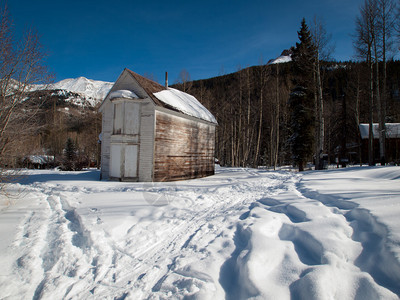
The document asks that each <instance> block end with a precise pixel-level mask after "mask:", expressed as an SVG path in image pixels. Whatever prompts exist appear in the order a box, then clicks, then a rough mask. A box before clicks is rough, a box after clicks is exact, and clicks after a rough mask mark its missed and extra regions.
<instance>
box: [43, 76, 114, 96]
mask: <svg viewBox="0 0 400 300" xmlns="http://www.w3.org/2000/svg"><path fill="white" fill-rule="evenodd" d="M113 84H114V83H113V82H105V81H98V80H91V79H87V78H85V77H79V78H70V79H64V80H61V81H59V82H56V83H54V84H52V85H51V89H54V90H66V91H70V92H74V93H79V94H83V95H85V96H87V97H89V98H94V99H101V100H102V99H104V97H105V96H106V95H107V93H108V91H109V90H110V89H111V87H112V86H113Z"/></svg>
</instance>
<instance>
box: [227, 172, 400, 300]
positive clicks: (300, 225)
mask: <svg viewBox="0 0 400 300" xmlns="http://www.w3.org/2000/svg"><path fill="white" fill-rule="evenodd" d="M300 181H301V175H298V176H297V177H295V178H294V180H286V181H283V182H282V183H281V184H280V186H279V187H278V186H276V187H275V189H274V190H273V191H270V192H272V193H270V195H269V196H268V197H263V198H260V199H259V200H258V201H257V203H256V204H253V205H252V206H251V207H250V210H249V211H248V212H246V213H244V214H243V215H242V218H241V223H239V225H238V227H237V230H236V233H235V247H236V248H235V250H234V252H233V254H232V256H231V258H230V259H229V260H228V261H226V264H225V265H224V268H225V269H222V272H223V273H225V275H226V274H228V273H231V274H233V275H232V276H230V277H229V276H228V277H227V276H225V275H224V274H222V276H221V278H223V280H231V282H226V281H225V282H224V281H223V280H222V281H221V285H222V286H223V287H224V289H225V292H226V296H227V299H235V298H236V297H243V298H246V297H252V296H261V297H263V298H269V297H272V295H274V296H276V295H277V294H281V296H282V297H283V298H289V297H294V298H298V297H299V298H307V299H315V298H320V297H324V296H326V295H335V297H338V298H341V297H342V296H343V297H348V295H349V294H353V295H355V296H356V297H361V298H367V299H374V298H379V297H382V295H384V294H385V293H386V292H385V291H383V289H382V287H383V288H384V289H388V290H390V291H392V292H394V293H397V295H399V294H398V292H397V291H398V290H397V289H396V288H395V287H394V286H396V285H397V286H398V282H400V281H399V280H398V279H397V278H398V275H394V274H385V273H384V270H383V269H384V268H385V267H384V266H388V263H387V262H385V263H384V264H383V266H381V267H378V270H377V269H376V266H377V265H379V264H377V263H376V261H377V260H382V259H384V257H387V254H384V255H382V251H383V252H385V251H386V249H376V248H371V246H368V245H366V243H368V242H370V241H371V240H373V239H371V236H369V237H368V233H367V232H366V230H365V229H361V230H360V229H358V228H355V224H357V220H358V221H359V220H364V219H366V218H364V217H361V218H358V217H357V214H358V213H359V209H357V208H356V207H357V205H355V204H354V203H348V202H347V203H343V202H342V201H340V200H339V199H331V201H330V202H329V203H322V202H321V201H320V199H319V197H318V195H317V194H315V195H311V194H310V193H308V192H307V191H306V190H305V189H302V188H301V185H300V184H299V182H300ZM330 204H331V205H330ZM329 205H330V206H329ZM260 208H262V209H263V210H260ZM260 216H262V217H260ZM266 220H270V222H269V223H268V226H264V225H263V224H262V223H263V222H266ZM355 220H356V222H355ZM370 225H371V224H370ZM371 226H372V227H373V228H375V229H377V227H376V226H375V225H373V224H372V225H371ZM361 227H364V228H365V226H361ZM332 228H335V229H334V230H332ZM367 231H368V230H367ZM377 231H379V230H377ZM244 232H245V233H246V232H247V234H244V235H243V233H244ZM353 232H354V233H353ZM366 233H367V234H366ZM363 238H364V239H366V240H367V242H365V241H364V242H363V240H362V239H363ZM375 241H376V239H375ZM259 244H262V245H263V247H261V249H262V252H259V250H257V249H259V248H260V246H259ZM381 244H384V243H380V242H378V245H381ZM378 247H380V246H378ZM278 252H281V253H283V254H282V255H277V254H276V253H278ZM261 253H263V256H265V258H264V261H265V268H266V269H265V270H263V273H262V275H261V274H259V273H257V269H258V267H257V266H255V265H254V264H253V263H252V259H253V257H254V256H258V258H257V262H258V264H259V263H260V261H262V259H260V257H259V256H260V254H261ZM268 253H271V257H274V258H275V261H274V262H270V261H269V259H268ZM375 253H377V254H375ZM371 254H372V259H368V258H369V257H370V255H371ZM390 260H391V259H390ZM366 261H368V262H367V263H366ZM393 261H394V260H393ZM368 264H369V265H368ZM372 265H374V266H375V267H372ZM386 269H387V270H391V269H392V268H386ZM394 269H395V270H396V269H397V266H395V268H394ZM281 270H291V271H290V272H289V274H292V275H291V276H288V275H287V274H286V275H285V274H281V273H280V272H281ZM332 271H333V274H335V273H337V274H336V275H332V274H331V273H332ZM389 272H392V271H389ZM296 273H297V275H294V274H296ZM382 273H383V274H382ZM315 274H319V275H315ZM260 275H261V276H260ZM330 276H334V277H335V278H339V279H335V280H333V281H332V280H329V277H330ZM257 277H260V278H262V280H261V279H260V278H257ZM227 278H228V279H227ZM282 278H285V280H284V282H281V280H282ZM342 278H343V279H342ZM389 278H391V279H389ZM374 280H375V281H376V282H377V283H378V284H377V283H376V282H374ZM325 281H329V282H332V283H334V284H332V285H331V286H329V288H326V284H324V282H325ZM379 284H380V285H381V286H379ZM319 285H320V286H319ZM287 287H289V290H287ZM324 289H326V291H323V290H324ZM271 290H272V291H274V292H272V293H271V292H270V291H271ZM316 291H319V292H318V293H317V294H315V293H316ZM340 295H342V296H340Z"/></svg>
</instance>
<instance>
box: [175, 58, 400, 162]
mask: <svg viewBox="0 0 400 300" xmlns="http://www.w3.org/2000/svg"><path fill="white" fill-rule="evenodd" d="M380 67H382V66H380ZM367 68H368V66H367V65H366V64H365V63H355V62H322V64H321V76H322V83H323V84H322V88H323V98H324V111H323V116H324V121H325V129H324V132H325V145H324V153H326V154H328V157H329V161H330V162H331V163H334V162H335V160H336V158H347V159H348V160H349V162H353V163H359V161H360V151H361V150H360V142H361V140H360V134H359V129H358V124H359V123H368V110H369V102H368V101H369V94H368V89H369V87H368V84H369V82H368V69H367ZM292 79H293V76H292V63H291V62H289V63H281V64H270V65H264V66H255V67H249V68H246V69H240V70H238V71H237V72H236V73H232V74H228V75H224V76H220V77H215V78H210V79H206V80H198V81H193V82H185V83H184V84H183V83H180V84H178V85H176V87H177V88H180V89H182V90H185V91H186V92H188V93H191V94H193V95H194V96H196V97H197V99H199V101H200V102H202V103H203V104H204V105H205V106H206V107H207V108H208V109H209V110H210V111H211V112H212V113H213V114H214V115H215V117H216V118H217V120H218V123H219V126H218V128H217V141H216V142H217V145H216V157H217V158H218V159H219V160H220V162H221V164H223V165H228V166H276V165H284V164H290V163H291V161H292V159H291V151H290V145H289V144H290V141H289V139H290V137H291V132H290V126H289V122H290V111H289V107H288V100H289V95H290V91H291V90H292V88H293V83H292ZM399 82H400V62H399V61H389V62H388V64H387V102H386V112H387V117H386V122H390V123H394V122H400V95H399ZM373 113H374V120H376V122H377V121H378V111H377V109H376V105H375V106H374V109H373ZM399 152H400V149H399ZM399 158H400V155H399V156H397V159H399ZM312 160H313V157H312V156H311V155H310V157H308V161H312Z"/></svg>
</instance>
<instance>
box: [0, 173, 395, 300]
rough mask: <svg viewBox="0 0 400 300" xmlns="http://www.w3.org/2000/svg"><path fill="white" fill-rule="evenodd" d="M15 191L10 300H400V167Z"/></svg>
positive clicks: (8, 233)
mask: <svg viewBox="0 0 400 300" xmlns="http://www.w3.org/2000/svg"><path fill="white" fill-rule="evenodd" d="M8 192H9V194H10V195H14V196H15V197H14V198H13V199H11V200H10V199H9V198H7V199H3V200H2V201H1V206H0V240H1V241H2V242H1V243H0V251H1V253H2V255H1V256H0V264H1V266H2V270H1V271H0V298H1V299H3V298H5V299H30V298H33V299H64V298H65V299H97V298H101V299H170V298H174V299H184V298H196V299H245V298H250V297H254V298H256V299H398V297H399V295H400V218H399V217H398V216H399V213H400V167H353V168H347V169H334V170H326V171H309V172H303V173H294V172H288V171H267V170H261V169H260V170H256V169H244V168H219V167H218V168H217V172H216V175H214V176H210V177H206V178H202V179H195V180H187V181H179V182H169V183H127V182H111V181H99V171H98V170H87V171H84V172H61V171H56V170H32V171H31V170H29V171H26V175H25V177H24V178H23V179H21V180H19V183H13V184H10V185H9V187H8Z"/></svg>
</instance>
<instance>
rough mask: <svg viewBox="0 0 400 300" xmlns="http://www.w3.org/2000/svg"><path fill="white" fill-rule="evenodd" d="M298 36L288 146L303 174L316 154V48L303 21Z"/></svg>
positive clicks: (295, 50) (290, 105)
mask: <svg viewBox="0 0 400 300" xmlns="http://www.w3.org/2000/svg"><path fill="white" fill-rule="evenodd" d="M297 33H298V37H299V40H300V43H296V48H295V49H293V56H292V59H293V74H294V78H293V84H294V86H295V87H294V89H293V90H292V92H291V94H290V98H289V107H290V111H291V120H290V129H291V133H292V134H291V136H290V140H289V142H290V145H291V151H292V159H293V162H294V164H295V165H298V167H299V171H303V170H304V164H305V163H306V162H307V159H308V158H309V157H310V155H311V154H312V152H313V143H314V121H315V118H314V96H313V70H314V62H315V48H314V46H313V43H312V37H311V33H310V30H309V29H308V26H307V24H306V21H305V19H304V18H303V20H302V22H301V28H300V31H298V32H297Z"/></svg>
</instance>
